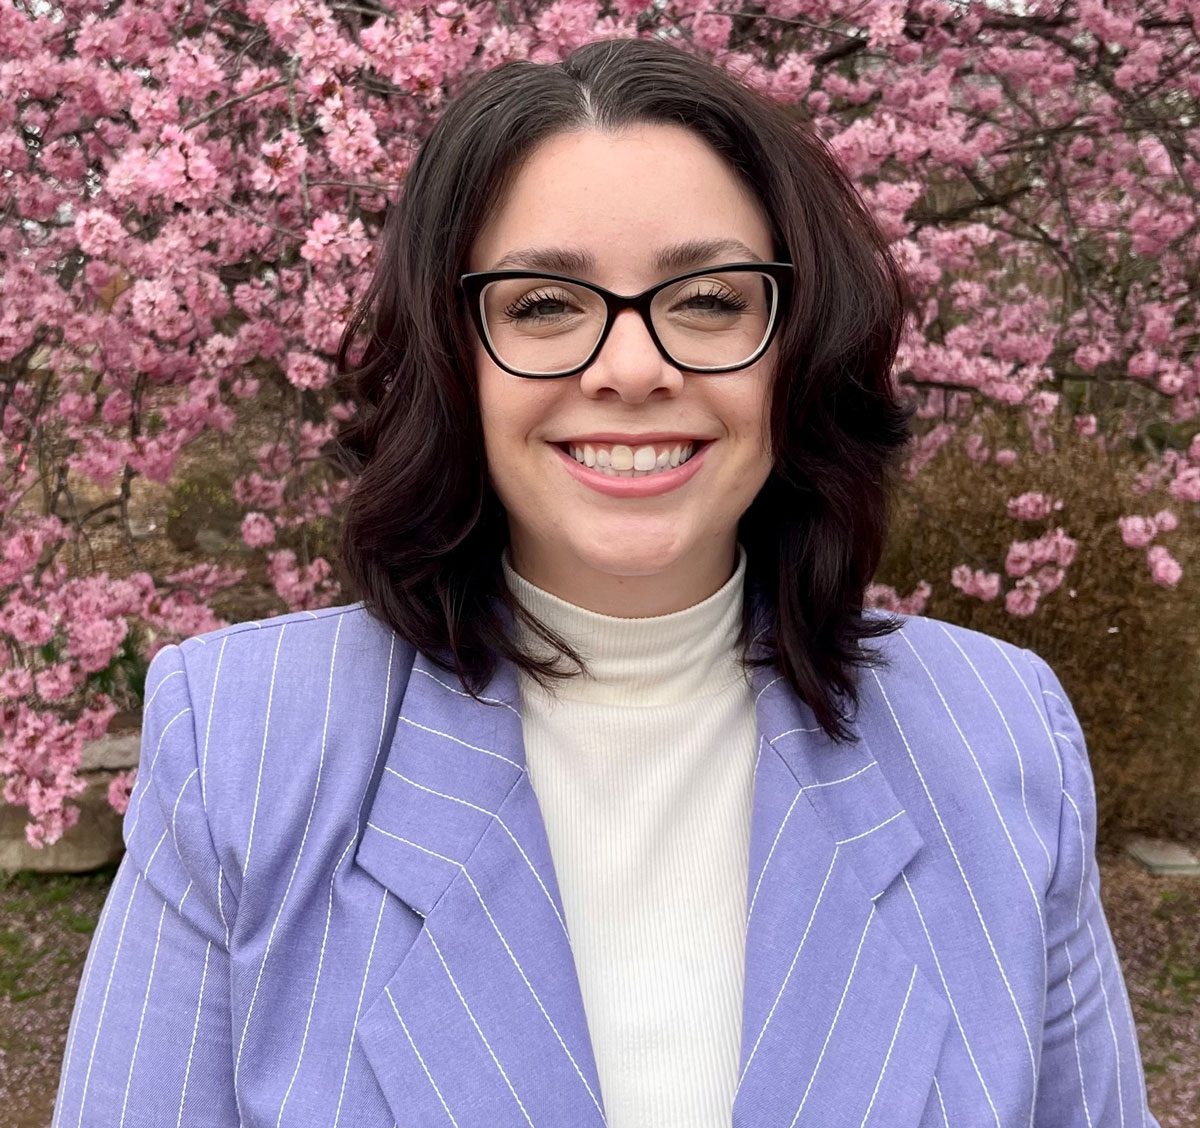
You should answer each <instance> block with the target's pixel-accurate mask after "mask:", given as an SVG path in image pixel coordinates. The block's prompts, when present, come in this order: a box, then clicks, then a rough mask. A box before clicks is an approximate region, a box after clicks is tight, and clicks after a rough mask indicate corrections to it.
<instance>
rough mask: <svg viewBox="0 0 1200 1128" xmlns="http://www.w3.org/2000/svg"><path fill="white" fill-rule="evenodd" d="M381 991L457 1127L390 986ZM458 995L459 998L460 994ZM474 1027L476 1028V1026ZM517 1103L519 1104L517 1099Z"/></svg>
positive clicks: (455, 1127) (444, 1107) (456, 1123)
mask: <svg viewBox="0 0 1200 1128" xmlns="http://www.w3.org/2000/svg"><path fill="white" fill-rule="evenodd" d="M383 993H384V994H385V995H386V996H387V1000H388V1002H389V1003H391V1004H392V1013H393V1014H395V1016H396V1021H397V1022H398V1023H400V1029H401V1030H403V1031H404V1036H405V1037H406V1038H407V1039H408V1044H409V1045H410V1046H411V1047H412V1052H413V1053H414V1054H416V1055H417V1061H419V1062H420V1063H421V1069H422V1070H423V1071H424V1073H425V1076H426V1077H428V1078H429V1084H430V1085H432V1086H433V1091H434V1092H435V1093H436V1094H437V1099H438V1102H439V1103H440V1104H441V1106H442V1108H443V1110H444V1111H445V1113H446V1115H447V1116H448V1117H449V1118H450V1123H451V1124H453V1125H454V1128H458V1121H457V1120H455V1119H454V1113H452V1112H451V1111H450V1106H449V1105H448V1104H446V1098H445V1097H443V1096H442V1091H441V1089H439V1088H438V1085H437V1082H436V1081H435V1080H434V1079H433V1074H432V1073H430V1072H429V1066H427V1065H426V1064H425V1059H424V1058H423V1057H422V1056H421V1051H420V1050H418V1049H417V1044H416V1042H414V1041H413V1036H412V1035H411V1034H410V1033H409V1032H408V1026H407V1024H406V1023H405V1021H404V1019H402V1018H401V1017H400V1009H399V1008H398V1007H397V1006H396V1000H395V999H393V998H392V991H391V988H390V987H385V988H384V989H383ZM459 997H460V998H461V997H462V996H459ZM476 1029H478V1027H476ZM514 1095H515V1094H514ZM517 1103H518V1104H520V1102H519V1101H518V1102H517ZM526 1119H527V1120H528V1119H529V1118H528V1117H526Z"/></svg>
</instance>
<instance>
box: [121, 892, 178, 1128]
mask: <svg viewBox="0 0 1200 1128" xmlns="http://www.w3.org/2000/svg"><path fill="white" fill-rule="evenodd" d="M166 915H167V903H166V901H164V902H163V906H162V908H161V909H160V910H159V913H158V931H157V932H156V933H155V934H154V953H153V955H151V957H150V977H149V978H148V979H147V980H146V994H145V995H143V996H142V1013H141V1014H140V1015H139V1016H138V1027H137V1035H136V1036H135V1037H134V1039H133V1053H132V1054H130V1056H129V1074H128V1076H127V1077H126V1078H125V1095H124V1097H122V1098H121V1120H120V1125H119V1128H124V1125H125V1110H126V1109H127V1108H128V1106H129V1087H130V1085H132V1084H133V1069H134V1066H135V1065H137V1056H138V1047H139V1046H141V1044H142V1028H143V1026H144V1025H145V1023H146V1007H147V1006H148V1005H149V1003H150V991H151V990H152V988H153V987H154V969H155V967H156V966H157V965H158V949H159V945H160V944H161V943H162V926H163V919H164V918H165V917H166Z"/></svg>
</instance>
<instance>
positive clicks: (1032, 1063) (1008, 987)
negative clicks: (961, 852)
mask: <svg viewBox="0 0 1200 1128" xmlns="http://www.w3.org/2000/svg"><path fill="white" fill-rule="evenodd" d="M871 677H872V678H873V679H874V681H875V685H876V686H877V687H878V689H879V693H880V696H881V697H882V698H883V703H884V704H885V705H886V706H887V709H888V712H889V713H890V714H891V716H892V721H893V723H894V724H895V726H896V731H897V733H899V735H900V740H901V741H902V742H903V744H904V750H905V751H906V752H907V753H908V758H909V761H910V762H911V763H912V766H913V770H914V771H915V772H916V773H917V779H919V780H920V781H921V789H922V790H923V791H924V792H925V798H926V799H927V800H928V801H929V806H930V809H931V810H932V811H933V816H934V818H935V819H937V824H938V826H939V827H940V828H941V831H942V836H943V837H944V838H945V839H946V846H947V847H948V848H949V850H950V856H951V857H952V858H953V859H954V865H955V867H956V868H957V869H958V874H959V877H961V878H962V881H963V885H964V886H965V887H966V890H967V896H968V897H970V899H971V905H972V907H973V908H974V909H975V916H976V918H977V919H978V921H979V927H980V928H981V929H983V935H984V938H985V939H986V940H987V945H988V950H989V951H990V952H991V953H992V959H993V961H994V962H995V964H996V970H997V971H998V972H999V973H1000V978H1001V980H1002V981H1003V983H1004V989H1005V991H1006V992H1007V993H1008V999H1009V1002H1011V1003H1012V1006H1013V1011H1014V1012H1015V1013H1016V1016H1017V1022H1018V1023H1019V1025H1020V1027H1021V1033H1022V1034H1023V1035H1024V1036H1025V1048H1026V1050H1027V1051H1028V1053H1029V1067H1030V1072H1031V1074H1032V1078H1033V1083H1034V1084H1035V1085H1036V1084H1037V1059H1036V1058H1035V1057H1034V1053H1033V1042H1032V1041H1031V1040H1030V1036H1029V1029H1028V1027H1027V1026H1026V1025H1025V1016H1024V1015H1023V1014H1021V1008H1020V1005H1019V1004H1018V1003H1017V997H1016V995H1015V994H1014V993H1013V989H1012V984H1011V983H1009V981H1008V975H1007V974H1006V973H1005V971H1004V965H1003V964H1002V963H1001V962H1000V955H999V953H998V952H997V951H996V945H995V944H994V943H993V942H992V934H991V933H990V932H989V931H988V926H987V922H986V921H985V920H984V919H983V912H982V911H981V910H980V908H979V902H978V901H977V900H976V899H975V891H974V890H973V889H972V888H971V882H970V881H969V880H968V879H967V874H966V871H965V870H964V869H963V864H962V861H961V860H960V859H959V856H958V851H957V850H955V848H954V843H953V842H952V841H951V839H950V832H949V831H948V830H947V829H946V824H945V822H943V821H942V815H941V812H940V811H939V810H938V807H937V803H935V802H934V799H933V794H932V793H931V792H930V790H929V785H928V784H927V783H926V782H925V776H924V774H923V773H922V772H921V768H920V766H919V765H918V764H917V758H916V757H915V756H914V755H913V750H912V747H911V746H910V745H909V743H908V737H907V736H905V734H904V729H903V728H902V727H901V725H900V719H899V718H898V717H897V716H896V710H895V709H893V708H892V702H891V699H890V698H889V697H888V695H887V691H886V690H885V689H884V688H883V683H882V682H881V681H880V679H879V675H878V674H877V673H876V672H875V671H874V670H871Z"/></svg>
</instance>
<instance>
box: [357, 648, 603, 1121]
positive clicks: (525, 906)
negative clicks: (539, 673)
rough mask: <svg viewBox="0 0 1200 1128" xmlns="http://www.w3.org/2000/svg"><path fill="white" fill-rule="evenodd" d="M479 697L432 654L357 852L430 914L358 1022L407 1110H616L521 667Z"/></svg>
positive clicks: (415, 685) (396, 1108)
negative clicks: (563, 888) (537, 771)
mask: <svg viewBox="0 0 1200 1128" xmlns="http://www.w3.org/2000/svg"><path fill="white" fill-rule="evenodd" d="M482 696H483V697H485V698H488V699H490V700H492V701H495V702H497V703H498V704H495V705H485V704H480V703H479V702H476V701H474V700H473V699H472V698H471V697H470V696H468V695H467V694H466V693H465V691H464V690H463V689H462V686H461V684H460V683H459V682H458V680H457V679H456V678H454V676H453V675H450V674H447V673H446V672H445V671H443V670H440V669H438V668H437V667H435V666H434V665H433V664H432V663H430V662H429V661H428V659H427V658H425V656H424V655H421V654H419V653H418V655H417V657H416V660H415V662H414V665H413V671H412V676H411V677H410V679H409V682H408V687H407V689H406V692H405V695H404V699H403V702H402V704H401V708H400V715H399V718H398V720H397V724H396V730H395V734H394V737H393V740H392V744H391V748H390V750H389V753H388V757H387V761H386V764H385V768H384V772H383V776H382V778H381V780H380V782H379V786H378V790H377V792H376V795H375V798H374V802H373V804H372V807H371V810H370V814H369V816H368V820H367V826H366V829H365V830H364V832H363V836H362V839H361V842H360V844H359V849H358V853H357V862H358V864H359V865H360V866H361V867H362V868H363V869H365V870H366V871H367V872H368V873H370V874H371V875H372V876H373V877H374V878H375V879H376V880H377V881H379V882H381V883H382V884H383V885H384V886H386V887H387V888H388V889H389V890H390V891H391V892H392V893H394V894H395V895H396V896H397V897H399V898H400V899H401V900H402V901H403V902H404V903H405V904H406V905H408V906H409V907H410V908H411V909H412V910H413V911H414V912H416V913H417V914H419V915H420V916H421V917H423V918H424V919H423V924H422V928H421V931H420V933H419V934H418V935H417V938H416V940H415V942H414V943H413V944H412V946H411V947H410V948H409V950H408V952H407V953H406V955H405V956H404V958H403V959H402V960H401V962H400V964H399V966H398V968H397V969H396V972H395V974H394V975H393V976H392V978H391V980H390V981H389V982H388V983H387V985H386V986H385V988H384V990H383V991H382V993H381V994H380V995H379V996H378V997H377V998H376V999H375V1001H374V1003H373V1004H372V1005H371V1006H370V1008H369V1009H368V1010H367V1011H366V1013H365V1014H364V1016H363V1017H362V1019H361V1020H360V1021H359V1024H358V1037H359V1039H360V1040H361V1043H362V1045H363V1048H364V1050H365V1052H366V1055H367V1058H368V1061H369V1062H370V1064H371V1066H372V1068H373V1069H374V1071H375V1074H376V1077H377V1079H378V1081H379V1084H380V1085H381V1087H382V1088H383V1091H384V1094H385V1096H386V1098H387V1100H388V1103H389V1105H390V1107H391V1110H392V1112H393V1114H394V1115H395V1117H396V1121H397V1123H400V1124H411V1125H424V1124H446V1123H453V1124H456V1125H458V1126H459V1128H470V1126H473V1125H477V1126H480V1128H485V1126H486V1128H495V1126H496V1125H499V1124H530V1125H534V1124H536V1125H539V1126H541V1125H547V1124H570V1125H573V1126H574V1125H580V1126H585V1125H599V1124H603V1123H604V1112H603V1105H602V1101H601V1096H600V1084H599V1080H598V1076H597V1072H596V1065H595V1060H594V1058H593V1056H592V1048H591V1042H590V1040H589V1037H588V1030H587V1023H586V1019H585V1015H584V1010H583V1000H582V996H581V994H580V990H579V982H578V979H577V977H576V972H575V962H574V958H573V956H572V953H571V946H570V941H569V938H568V935H567V929H566V925H565V921H564V916H563V909H562V902H561V900H560V897H559V890H558V885H557V882H556V880H555V875H554V868H553V865H552V862H551V857H550V848H549V844H548V841H547V838H546V832H545V825H544V823H543V822H542V817H541V811H540V809H539V807H538V804H537V799H536V796H535V795H534V792H533V790H532V788H531V786H530V783H529V775H528V772H526V770H525V752H524V743H523V741H522V738H521V721H520V716H519V714H518V711H517V707H518V700H519V699H518V693H517V685H516V676H515V667H513V666H512V665H511V664H509V663H506V662H502V663H500V665H499V667H498V670H497V674H496V677H495V678H494V679H493V680H492V682H491V684H490V685H489V686H488V687H487V688H486V689H485V690H484V691H483V693H482Z"/></svg>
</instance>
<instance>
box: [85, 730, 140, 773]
mask: <svg viewBox="0 0 1200 1128" xmlns="http://www.w3.org/2000/svg"><path fill="white" fill-rule="evenodd" d="M141 744H142V735H141V733H139V732H122V733H117V734H113V733H109V734H107V735H105V736H102V737H101V738H100V739H99V740H93V741H90V742H89V743H88V744H85V745H84V746H83V756H82V758H81V760H80V763H79V770H80V771H81V772H98V771H109V772H123V771H127V770H128V769H129V768H136V767H137V762H138V753H139V752H140V751H141ZM106 786H107V785H106Z"/></svg>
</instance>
